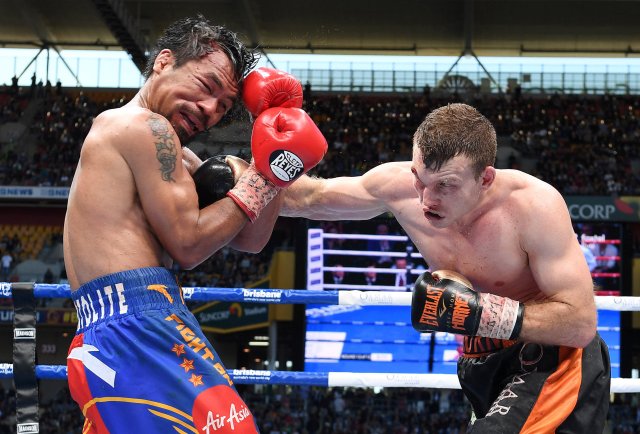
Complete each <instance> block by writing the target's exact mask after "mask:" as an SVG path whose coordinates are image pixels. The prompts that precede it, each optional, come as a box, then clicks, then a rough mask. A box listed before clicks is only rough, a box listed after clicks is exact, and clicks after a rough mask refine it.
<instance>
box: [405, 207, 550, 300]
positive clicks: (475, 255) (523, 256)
mask: <svg viewBox="0 0 640 434" xmlns="http://www.w3.org/2000/svg"><path fill="white" fill-rule="evenodd" d="M401 223H403V227H404V228H405V230H406V231H407V234H408V235H409V237H410V238H411V239H412V240H413V241H414V243H415V245H416V247H417V248H418V250H419V251H420V253H421V254H422V256H423V257H424V260H425V262H426V263H427V265H428V266H429V268H430V270H431V271H435V270H441V269H446V270H453V271H457V272H458V273H461V274H463V275H464V276H465V277H467V278H468V279H469V280H470V281H471V282H472V283H473V285H474V287H475V288H476V289H478V290H480V291H486V292H491V293H493V294H497V295H501V296H506V297H510V298H514V299H518V300H530V299H533V298H538V296H539V290H538V288H537V286H536V284H535V281H534V279H533V276H532V274H531V270H530V268H529V258H528V256H527V253H526V252H525V251H524V250H523V248H522V245H521V237H520V232H519V228H518V224H517V222H516V221H514V220H511V219H510V218H509V216H506V215H500V214H493V215H490V216H486V217H484V218H482V219H479V221H477V222H475V223H474V225H473V226H471V227H469V228H465V229H463V230H454V229H450V228H446V229H437V230H435V229H433V228H432V227H430V226H429V223H428V222H427V221H426V220H425V219H424V218H423V217H422V215H421V213H416V214H415V215H413V216H412V218H411V219H408V220H407V221H405V222H401Z"/></svg>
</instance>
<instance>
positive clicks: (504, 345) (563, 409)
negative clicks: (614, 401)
mask: <svg viewBox="0 0 640 434" xmlns="http://www.w3.org/2000/svg"><path fill="white" fill-rule="evenodd" d="M458 378H459V380H460V384H461V386H462V390H463V391H464V393H465V395H466V397H467V398H468V399H469V401H470V402H471V405H472V407H473V412H474V415H473V417H472V420H471V424H470V426H469V428H468V430H467V433H471V434H473V433H487V434H488V433H491V434H497V433H504V434H512V433H555V432H558V433H560V432H562V433H576V434H578V433H580V434H584V433H594V434H595V433H602V432H603V430H604V425H605V420H606V417H607V412H608V408H609V393H610V385H611V369H610V362H609V352H608V349H607V346H606V344H605V343H604V341H603V340H602V339H601V338H600V336H599V335H596V337H595V338H594V339H593V340H592V341H591V343H589V345H587V346H586V347H585V348H570V347H562V346H551V345H540V344H533V343H523V342H516V341H505V340H499V339H491V338H481V337H465V341H464V353H463V355H462V356H461V357H460V359H459V360H458Z"/></svg>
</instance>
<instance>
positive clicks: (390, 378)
mask: <svg viewBox="0 0 640 434" xmlns="http://www.w3.org/2000/svg"><path fill="white" fill-rule="evenodd" d="M385 379H386V380H387V382H388V383H389V384H400V385H404V386H417V385H419V384H420V378H419V377H418V376H417V375H416V374H387V375H386V376H385Z"/></svg>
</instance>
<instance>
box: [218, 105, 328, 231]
mask: <svg viewBox="0 0 640 434" xmlns="http://www.w3.org/2000/svg"><path fill="white" fill-rule="evenodd" d="M326 152H327V140H326V139H325V138H324V136H323V135H322V133H321V132H320V130H319V129H318V127H317V126H316V124H315V123H314V122H313V120H312V119H311V118H310V117H309V115H308V114H307V113H306V112H305V111H304V110H301V109H298V108H270V109H267V110H265V111H264V112H263V113H262V114H261V115H260V116H258V118H257V119H256V121H255V123H254V124H253V133H252V135H251V153H252V154H253V161H252V162H251V165H250V166H249V168H248V169H247V170H246V171H245V172H244V173H243V175H242V176H241V177H240V179H239V180H238V182H237V183H236V185H235V187H234V188H233V189H231V190H230V191H229V192H228V193H227V196H229V197H230V198H231V199H233V200H234V201H235V202H236V204H238V206H239V207H240V208H242V210H243V211H244V212H245V213H246V214H247V216H248V217H249V220H251V221H252V222H253V221H255V220H256V219H257V218H258V216H259V215H260V211H262V209H263V208H264V207H265V206H267V204H268V203H269V201H271V199H273V198H274V197H275V195H276V194H277V193H278V190H279V189H280V188H282V187H286V186H288V185H289V184H291V183H292V182H293V181H295V180H296V179H297V178H298V177H300V176H301V175H302V174H303V173H306V172H307V171H309V170H310V169H312V168H313V167H315V166H316V165H317V164H318V163H319V162H320V160H322V157H324V154H326Z"/></svg>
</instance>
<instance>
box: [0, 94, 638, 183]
mask: <svg viewBox="0 0 640 434" xmlns="http://www.w3.org/2000/svg"><path fill="white" fill-rule="evenodd" d="M30 100H31V101H32V104H33V103H34V102H33V101H34V100H37V101H38V106H39V107H40V109H39V110H38V112H37V114H36V115H35V116H34V119H33V121H32V122H31V133H32V134H33V139H32V141H33V143H32V145H31V146H30V147H29V149H26V150H22V149H14V146H10V145H7V144H5V145H3V146H2V148H1V149H0V184H2V185H45V186H68V185H70V183H71V177H72V175H73V170H74V168H75V164H76V162H77V160H78V156H79V151H80V146H81V144H82V140H83V138H84V136H85V135H86V133H87V132H88V129H89V127H90V125H91V122H92V119H93V118H94V117H95V116H96V115H97V114H98V113H100V112H101V111H103V110H106V109H108V108H111V107H115V106H119V105H121V104H123V103H125V102H126V99H124V98H114V99H112V100H109V101H105V102H101V103H96V102H94V101H92V100H91V99H90V98H88V97H87V96H86V95H83V94H82V93H80V94H79V95H76V96H70V95H69V94H67V93H65V92H64V91H62V90H61V91H59V93H58V92H49V93H45V94H44V95H43V96H41V97H32V98H31V99H30ZM460 100H464V102H467V103H470V104H472V105H474V106H475V107H477V108H478V109H479V110H480V112H482V113H483V114H485V115H486V116H487V117H488V118H489V119H490V120H491V121H492V122H493V124H494V125H495V127H496V130H497V132H498V135H499V144H500V145H501V146H511V147H512V149H513V150H514V151H515V152H514V153H512V154H511V155H510V156H509V158H508V160H507V161H498V162H497V163H498V165H500V166H501V167H514V168H522V169H523V170H525V169H527V170H528V168H525V167H522V165H521V162H522V160H523V159H532V160H534V161H535V164H534V165H533V167H532V168H531V169H530V172H531V173H532V174H533V175H535V176H537V177H539V178H541V179H543V180H545V181H547V182H549V183H551V184H552V185H554V186H555V187H556V188H558V190H560V192H561V193H563V194H591V195H599V194H605V195H606V194H639V193H640V182H639V179H638V173H637V172H638V169H637V167H636V166H637V163H638V161H639V159H640V151H639V149H640V147H639V146H638V144H639V143H640V128H639V126H640V125H639V124H640V102H638V101H637V99H636V98H633V97H630V96H612V95H602V96H591V95H563V96H560V95H557V94H553V95H527V94H524V95H523V94H518V95H516V96H514V95H511V94H504V95H490V96H489V95H484V96H480V95H471V96H469V95H463V96H460V95H456V94H452V95H448V96H446V97H438V98H435V97H432V96H431V95H406V96H401V97H398V96H394V97H389V96H375V97H374V96H362V95H349V94H346V95H317V96H315V97H313V98H312V99H311V100H310V101H305V108H306V110H307V111H308V112H309V113H310V114H311V116H312V117H313V118H314V120H315V121H316V123H317V124H318V125H319V126H320V129H321V130H322V132H323V133H324V135H325V136H326V138H327V141H328V143H329V146H330V150H329V153H328V154H327V156H326V157H325V159H324V160H323V162H322V163H321V164H320V165H319V167H318V168H317V169H316V170H315V171H316V173H317V174H319V175H321V176H327V177H331V176H338V175H358V174H361V173H363V172H365V171H366V170H368V169H370V168H371V167H373V166H375V165H378V164H380V163H383V162H386V161H397V160H407V159H410V158H411V139H412V133H413V131H415V129H416V127H417V125H418V124H419V123H420V122H421V120H422V119H423V118H424V116H426V114H427V113H429V112H430V111H431V110H433V109H434V108H436V107H439V106H442V105H444V104H446V103H448V102H455V101H460ZM0 101H3V102H4V107H8V108H7V109H6V110H7V112H8V114H7V116H8V117H10V118H11V119H14V120H19V119H20V117H21V111H20V110H21V109H22V110H24V109H25V104H24V101H25V97H24V96H23V95H22V94H21V93H20V92H17V94H13V93H11V92H9V91H8V90H7V89H5V91H4V92H2V93H0ZM3 119H4V113H3Z"/></svg>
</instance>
